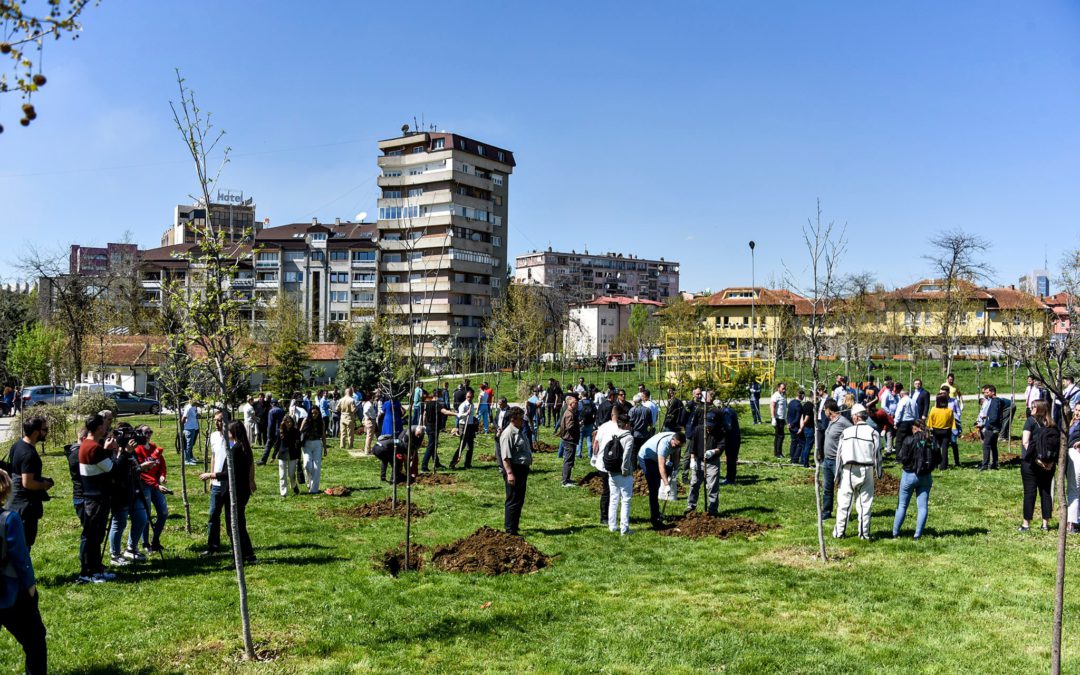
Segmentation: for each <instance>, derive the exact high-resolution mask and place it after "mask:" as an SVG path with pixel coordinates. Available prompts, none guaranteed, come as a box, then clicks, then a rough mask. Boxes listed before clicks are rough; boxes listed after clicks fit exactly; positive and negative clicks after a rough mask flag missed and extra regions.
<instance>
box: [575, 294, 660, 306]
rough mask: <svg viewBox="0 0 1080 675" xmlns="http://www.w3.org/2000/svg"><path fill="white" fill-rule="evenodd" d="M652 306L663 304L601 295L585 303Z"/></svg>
mask: <svg viewBox="0 0 1080 675" xmlns="http://www.w3.org/2000/svg"><path fill="white" fill-rule="evenodd" d="M613 303H614V304H616V305H624V306H625V305H652V306H653V307H663V306H664V303H662V302H657V301H656V300H647V299H645V298H631V297H627V296H625V295H601V296H600V297H598V298H595V299H593V300H590V301H589V302H587V303H585V304H587V305H610V304H613Z"/></svg>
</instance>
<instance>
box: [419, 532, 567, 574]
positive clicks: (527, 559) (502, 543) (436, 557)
mask: <svg viewBox="0 0 1080 675" xmlns="http://www.w3.org/2000/svg"><path fill="white" fill-rule="evenodd" d="M410 562H411V561H410ZM431 564H432V565H434V566H435V567H437V568H439V569H441V570H443V571H445V572H482V573H484V574H487V575H489V576H491V575H495V574H506V573H509V574H529V573H531V572H536V571H537V570H541V569H543V568H545V567H547V566H548V564H549V559H548V557H547V556H546V555H544V554H543V553H541V552H540V551H539V549H537V548H536V547H535V546H533V545H532V544H530V543H529V542H527V541H525V539H524V538H523V537H520V536H518V535H514V534H507V533H505V532H500V531H499V530H495V529H493V528H490V527H488V526H486V525H485V526H484V527H481V528H480V529H479V530H477V531H476V532H474V533H472V534H470V535H469V536H467V537H465V538H464V539H458V540H457V541H455V542H454V543H452V544H448V545H446V546H440V547H438V548H436V549H435V551H434V552H433V553H432V554H431Z"/></svg>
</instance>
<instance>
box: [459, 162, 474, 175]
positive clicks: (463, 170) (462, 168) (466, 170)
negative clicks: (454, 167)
mask: <svg viewBox="0 0 1080 675" xmlns="http://www.w3.org/2000/svg"><path fill="white" fill-rule="evenodd" d="M458 171H460V172H461V173H472V167H471V166H469V165H468V164H462V165H461V166H460V167H459V168H458Z"/></svg>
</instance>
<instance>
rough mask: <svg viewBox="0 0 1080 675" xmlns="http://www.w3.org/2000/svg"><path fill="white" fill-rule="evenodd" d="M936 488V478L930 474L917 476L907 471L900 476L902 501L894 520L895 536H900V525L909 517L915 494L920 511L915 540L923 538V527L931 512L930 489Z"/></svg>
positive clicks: (898, 505) (893, 530)
mask: <svg viewBox="0 0 1080 675" xmlns="http://www.w3.org/2000/svg"><path fill="white" fill-rule="evenodd" d="M933 486H934V477H933V476H932V475H930V474H926V475H925V476H916V475H915V474H913V473H909V472H907V471H905V472H904V473H903V475H901V476H900V501H899V503H897V505H896V518H895V519H893V526H892V533H893V536H894V537H896V536H899V534H900V525H902V524H903V522H904V518H905V517H906V516H907V507H908V504H909V503H911V494H912V493H915V504H916V506H917V507H918V509H919V519H918V521H916V523H915V538H916V539H918V538H919V537H921V536H922V531H923V526H925V525H926V516H927V513H928V511H929V510H930V488H931V487H933Z"/></svg>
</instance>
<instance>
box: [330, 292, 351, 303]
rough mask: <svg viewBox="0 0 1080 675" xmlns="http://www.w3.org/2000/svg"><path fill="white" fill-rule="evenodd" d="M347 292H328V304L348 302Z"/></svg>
mask: <svg viewBox="0 0 1080 675" xmlns="http://www.w3.org/2000/svg"><path fill="white" fill-rule="evenodd" d="M348 301H349V292H348V291H330V302H348Z"/></svg>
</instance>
